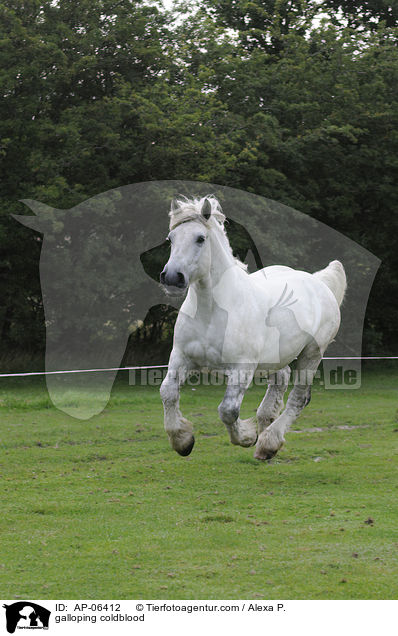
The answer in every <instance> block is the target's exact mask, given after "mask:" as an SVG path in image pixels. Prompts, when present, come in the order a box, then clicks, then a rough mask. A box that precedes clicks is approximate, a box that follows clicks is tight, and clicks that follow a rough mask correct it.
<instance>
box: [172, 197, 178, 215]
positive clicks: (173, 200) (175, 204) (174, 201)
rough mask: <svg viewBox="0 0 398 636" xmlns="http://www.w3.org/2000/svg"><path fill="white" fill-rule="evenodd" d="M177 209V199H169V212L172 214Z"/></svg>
mask: <svg viewBox="0 0 398 636" xmlns="http://www.w3.org/2000/svg"><path fill="white" fill-rule="evenodd" d="M176 209H177V199H171V205H170V212H171V213H172V214H173V212H175V211H176Z"/></svg>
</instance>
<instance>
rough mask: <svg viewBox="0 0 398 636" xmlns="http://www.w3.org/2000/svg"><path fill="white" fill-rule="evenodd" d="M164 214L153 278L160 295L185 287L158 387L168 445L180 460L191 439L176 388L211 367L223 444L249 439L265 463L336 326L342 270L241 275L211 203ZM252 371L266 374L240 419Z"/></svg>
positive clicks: (192, 203)
mask: <svg viewBox="0 0 398 636" xmlns="http://www.w3.org/2000/svg"><path fill="white" fill-rule="evenodd" d="M169 216H170V233H169V236H168V238H169V240H170V242H171V253H170V258H169V260H168V262H167V264H166V266H165V268H164V270H163V271H162V273H161V275H160V282H161V284H162V285H163V287H164V289H165V291H166V293H168V294H176V293H179V294H184V293H185V292H186V291H187V290H188V293H187V296H186V298H185V300H184V302H183V304H182V306H181V309H180V312H179V315H178V318H177V322H176V325H175V329H174V342H173V350H172V353H171V356H170V360H169V367H168V373H167V376H166V378H165V379H164V381H163V383H162V386H161V388H160V394H161V398H162V401H163V407H164V424H165V429H166V431H167V433H168V435H169V438H170V442H171V445H172V447H173V448H174V450H176V451H177V452H178V453H179V454H180V455H184V456H186V455H189V453H190V452H191V450H192V448H193V445H194V441H195V440H194V436H193V427H192V424H191V422H189V421H188V420H187V419H185V418H184V417H183V416H182V414H181V412H180V409H179V388H180V385H181V384H182V383H183V382H184V381H185V380H186V378H187V376H188V374H189V372H191V371H192V370H194V369H199V370H200V369H206V370H214V369H216V370H217V371H218V372H222V373H223V374H224V375H225V376H226V383H227V388H226V392H225V395H224V399H223V400H222V402H221V404H220V405H219V407H218V412H219V415H220V418H221V420H222V421H223V422H224V424H225V425H226V428H227V430H228V433H229V435H230V439H231V442H232V444H239V445H240V446H254V445H255V444H256V442H257V444H256V451H255V455H254V456H255V457H256V458H257V459H261V460H266V459H270V458H271V457H273V456H274V455H275V454H276V453H277V452H278V450H279V449H280V448H281V446H282V445H283V443H284V441H285V438H284V435H285V433H286V431H287V430H288V429H289V427H290V426H291V424H292V423H293V422H294V421H295V419H296V418H297V416H298V415H299V413H300V412H301V410H302V409H303V408H304V406H306V405H307V404H308V402H309V401H310V392H311V384H312V380H313V377H314V374H315V372H316V369H317V367H318V365H319V363H320V361H321V359H322V356H323V354H324V352H325V349H326V347H327V346H328V345H329V344H330V342H331V341H332V340H333V338H334V337H335V335H336V333H337V331H338V329H339V325H340V310H339V306H340V305H341V303H342V300H343V297H344V293H345V288H346V277H345V273H344V268H343V266H342V265H341V263H340V262H339V261H333V262H331V263H330V264H329V265H328V267H326V268H325V269H323V270H321V271H319V272H316V273H315V274H309V273H307V272H302V271H297V270H294V269H291V268H290V267H284V266H280V265H274V266H271V267H265V268H264V269H262V270H259V271H257V272H255V273H253V274H249V273H248V272H247V268H246V266H245V265H244V264H243V263H241V262H240V261H238V260H237V259H236V258H234V256H233V254H232V250H231V247H230V245H229V242H228V238H227V235H226V233H225V230H224V221H225V216H224V215H223V213H222V211H221V207H220V205H219V203H218V201H217V199H215V198H214V197H212V196H207V197H204V198H202V199H192V200H188V199H185V200H182V199H181V200H178V201H174V202H173V203H172V207H171V211H170V214H169ZM296 358H297V372H296V378H295V382H294V386H293V389H292V390H291V392H290V394H289V397H288V400H287V403H286V407H285V409H284V411H283V412H282V414H281V415H280V412H281V410H282V408H283V395H284V393H285V391H286V389H287V385H288V382H289V376H290V369H289V366H288V364H289V363H290V362H291V361H292V360H295V359H296ZM256 369H262V370H266V372H268V375H269V380H268V389H267V392H266V395H265V397H264V399H263V401H262V402H261V404H260V406H259V408H258V409H257V422H256V418H250V419H248V420H242V419H240V417H239V412H240V407H241V404H242V400H243V397H244V394H245V391H246V389H247V388H248V386H249V384H250V383H251V381H252V378H253V376H254V373H255V371H256ZM257 425H258V431H257Z"/></svg>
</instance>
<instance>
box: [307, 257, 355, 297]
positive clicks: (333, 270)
mask: <svg viewBox="0 0 398 636" xmlns="http://www.w3.org/2000/svg"><path fill="white" fill-rule="evenodd" d="M313 276H315V277H316V278H319V279H320V280H321V281H322V282H323V283H325V285H327V286H328V287H329V289H330V290H331V291H332V292H333V294H334V296H335V298H336V300H337V302H338V303H339V305H341V303H342V302H343V298H344V294H345V290H346V288H347V278H346V275H345V271H344V267H343V266H342V264H341V263H340V261H332V262H331V263H329V265H328V266H327V267H325V269H321V270H320V271H319V272H315V273H314V274H313Z"/></svg>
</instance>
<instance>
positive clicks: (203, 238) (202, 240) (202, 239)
mask: <svg viewBox="0 0 398 636" xmlns="http://www.w3.org/2000/svg"><path fill="white" fill-rule="evenodd" d="M205 238H206V237H205V236H198V238H197V239H196V242H197V243H204V242H205Z"/></svg>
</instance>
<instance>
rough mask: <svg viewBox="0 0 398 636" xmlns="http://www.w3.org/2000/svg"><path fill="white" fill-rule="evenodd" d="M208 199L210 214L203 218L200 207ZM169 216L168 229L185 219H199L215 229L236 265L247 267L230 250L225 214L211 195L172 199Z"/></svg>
mask: <svg viewBox="0 0 398 636" xmlns="http://www.w3.org/2000/svg"><path fill="white" fill-rule="evenodd" d="M206 200H207V201H208V202H209V203H210V205H211V214H210V216H209V218H208V219H205V218H204V216H203V215H202V207H203V204H204V202H205V201H206ZM169 217H170V225H169V227H170V230H173V229H174V228H175V227H177V225H181V223H186V222H187V221H199V222H200V223H203V225H205V226H206V227H207V228H208V229H209V230H216V231H217V232H218V233H219V236H220V238H221V239H222V243H223V245H224V246H225V249H226V250H227V251H228V252H229V253H230V254H231V256H232V258H233V259H234V261H235V263H236V265H239V267H241V268H242V269H245V270H246V269H247V265H246V264H245V263H242V262H241V261H240V260H239V259H238V258H235V256H234V255H233V252H232V248H231V246H230V244H229V240H228V236H227V233H226V231H225V227H224V222H225V220H226V217H225V214H223V211H222V209H221V205H220V203H219V201H218V200H217V199H216V197H215V196H213V195H211V194H210V195H207V196H205V197H202V198H201V199H199V198H195V197H194V198H192V199H188V198H187V197H185V196H181V198H178V199H173V201H172V203H171V209H170V212H169Z"/></svg>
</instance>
